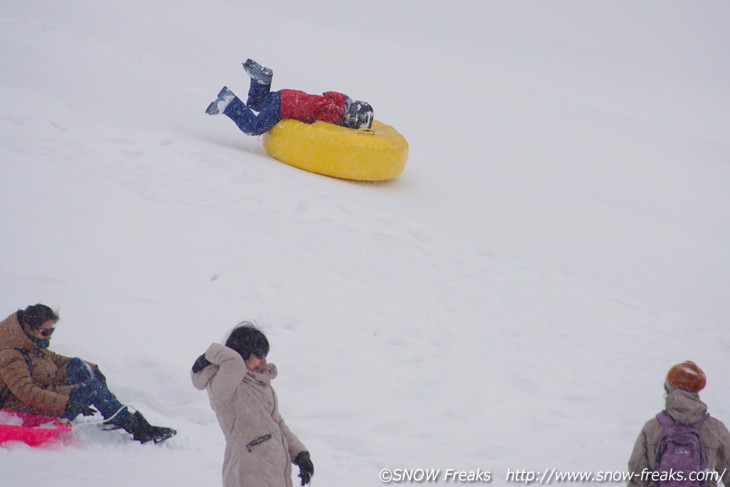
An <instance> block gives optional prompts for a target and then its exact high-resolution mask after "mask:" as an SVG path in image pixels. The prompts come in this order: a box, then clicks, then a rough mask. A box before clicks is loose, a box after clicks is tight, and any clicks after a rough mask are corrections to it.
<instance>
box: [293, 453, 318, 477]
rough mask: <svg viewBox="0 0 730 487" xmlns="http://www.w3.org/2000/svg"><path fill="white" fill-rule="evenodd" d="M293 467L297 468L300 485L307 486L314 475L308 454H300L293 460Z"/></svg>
mask: <svg viewBox="0 0 730 487" xmlns="http://www.w3.org/2000/svg"><path fill="white" fill-rule="evenodd" d="M294 465H296V466H297V467H299V477H301V478H302V485H307V484H308V483H309V481H310V480H312V475H314V465H313V464H312V460H311V459H310V458H309V452H308V451H303V452H300V453H299V454H298V455H297V457H296V458H295V459H294Z"/></svg>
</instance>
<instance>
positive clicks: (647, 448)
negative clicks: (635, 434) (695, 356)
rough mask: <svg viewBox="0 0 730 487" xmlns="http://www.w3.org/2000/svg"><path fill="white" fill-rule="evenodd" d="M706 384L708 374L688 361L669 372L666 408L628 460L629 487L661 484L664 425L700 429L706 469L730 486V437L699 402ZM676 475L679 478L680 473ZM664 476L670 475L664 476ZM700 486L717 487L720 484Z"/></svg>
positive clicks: (686, 451) (641, 436)
mask: <svg viewBox="0 0 730 487" xmlns="http://www.w3.org/2000/svg"><path fill="white" fill-rule="evenodd" d="M706 383H707V380H706V378H705V373H704V372H703V371H702V369H700V368H699V367H698V366H697V364H695V363H694V362H691V361H689V360H688V361H686V362H682V363H681V364H676V365H674V366H673V367H672V368H671V369H669V372H668V373H667V377H666V380H665V382H664V391H665V392H666V394H667V395H666V403H665V404H666V407H665V409H664V411H662V412H661V413H660V414H658V415H657V416H655V417H654V418H652V419H650V420H649V421H648V422H647V423H646V424H645V425H644V428H643V429H642V430H641V433H640V434H639V438H638V439H637V440H636V444H635V445H634V450H633V452H632V453H631V458H630V459H629V472H631V473H632V474H633V478H632V479H631V480H630V481H629V483H628V485H629V487H635V486H641V487H646V486H654V485H658V481H659V480H661V476H662V472H661V471H659V470H658V469H657V468H658V465H657V461H658V456H659V451H658V449H659V446H660V443H661V441H660V439H661V437H662V434H663V432H664V431H665V427H664V426H663V424H662V423H666V424H667V426H669V425H672V426H673V425H697V427H698V428H699V438H700V442H701V443H702V445H703V446H704V452H703V453H704V457H705V468H706V469H707V470H710V471H712V470H714V471H715V472H718V473H719V474H721V475H722V482H723V484H724V485H730V433H728V430H727V428H726V427H725V425H724V424H723V423H722V422H721V421H719V420H718V419H715V418H713V417H711V416H710V415H709V414H708V413H707V405H706V404H705V403H703V402H702V401H700V396H699V394H698V392H699V391H701V390H702V389H703V388H704V387H705V384H706ZM679 453H682V454H683V456H684V457H689V456H690V452H689V449H684V451H680V452H679ZM674 473H675V475H676V473H677V472H676V471H675V472H674ZM652 475H653V476H654V477H652ZM664 475H668V473H667V472H665V473H664ZM673 485H674V484H673ZM677 485H678V484H677ZM686 485H690V483H687V484H686ZM692 485H700V484H699V483H697V484H692ZM701 485H707V486H710V485H712V486H716V485H717V483H716V482H709V483H702V484H701Z"/></svg>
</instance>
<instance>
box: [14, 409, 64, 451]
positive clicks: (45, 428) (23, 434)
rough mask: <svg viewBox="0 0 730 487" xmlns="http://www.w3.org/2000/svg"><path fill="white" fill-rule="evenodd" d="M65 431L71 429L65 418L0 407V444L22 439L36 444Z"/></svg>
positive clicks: (24, 441)
mask: <svg viewBox="0 0 730 487" xmlns="http://www.w3.org/2000/svg"><path fill="white" fill-rule="evenodd" d="M6 423H8V424H6ZM67 431H71V423H70V422H69V421H67V420H65V419H61V418H54V417H51V416H40V415H38V414H30V413H21V412H19V411H11V410H9V409H0V444H2V443H5V442H6V441H22V442H23V443H26V444H28V445H30V446H38V445H40V444H41V443H45V442H46V441H48V440H50V439H51V438H53V437H54V436H56V435H58V434H59V433H65V432H67Z"/></svg>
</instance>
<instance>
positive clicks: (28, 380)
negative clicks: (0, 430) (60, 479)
mask: <svg viewBox="0 0 730 487" xmlns="http://www.w3.org/2000/svg"><path fill="white" fill-rule="evenodd" d="M58 320H59V316H58V314H56V312H55V311H53V310H52V309H51V308H49V307H48V306H46V305H43V304H36V305H34V306H28V307H27V308H26V309H25V310H18V311H17V312H15V313H13V314H11V315H10V316H9V317H8V318H6V319H5V320H4V321H3V322H2V323H0V408H4V409H10V410H13V411H20V412H25V413H31V414H41V415H44V416H54V417H61V418H65V419H68V420H73V419H74V418H76V417H77V416H78V415H80V414H83V415H84V416H90V415H93V414H94V413H96V411H95V410H94V409H93V408H92V407H91V406H93V407H95V408H96V409H98V410H99V412H101V414H102V416H104V418H105V419H106V420H108V423H109V424H111V425H113V426H115V427H117V428H122V429H124V430H125V431H127V432H128V433H130V434H132V436H133V438H134V439H135V440H137V441H139V442H141V443H146V442H148V441H154V442H155V443H158V442H160V441H164V440H166V439H167V438H170V437H171V436H174V435H175V434H176V433H177V432H176V431H175V430H174V429H172V428H164V427H161V426H152V425H150V424H149V423H148V422H147V420H146V419H145V418H144V416H142V414H140V413H139V411H136V412H134V413H132V412H130V411H129V409H128V408H127V407H126V406H124V405H123V404H122V403H120V402H119V400H117V398H116V397H115V396H114V394H112V393H111V392H110V391H109V388H108V387H107V382H106V377H104V374H102V373H101V371H100V370H99V367H98V366H97V365H96V364H92V363H90V362H86V361H84V360H81V359H80V358H69V357H64V356H63V355H59V354H57V353H55V352H52V351H51V350H49V349H48V346H49V345H50V341H51V336H52V335H53V332H54V331H55V330H56V323H57V322H58Z"/></svg>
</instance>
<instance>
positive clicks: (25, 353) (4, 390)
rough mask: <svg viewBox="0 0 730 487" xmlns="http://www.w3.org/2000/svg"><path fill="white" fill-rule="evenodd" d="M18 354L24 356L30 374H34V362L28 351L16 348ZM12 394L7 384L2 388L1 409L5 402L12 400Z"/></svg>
mask: <svg viewBox="0 0 730 487" xmlns="http://www.w3.org/2000/svg"><path fill="white" fill-rule="evenodd" d="M14 350H16V351H17V352H19V353H20V355H22V356H23V360H25V366H26V367H28V373H31V374H32V373H33V361H32V360H31V358H30V355H28V351H27V350H25V349H23V348H16V349H14ZM11 394H12V392H10V388H9V387H8V386H7V384H3V386H2V387H0V408H2V407H3V406H4V405H5V401H7V400H8V398H10V395H11Z"/></svg>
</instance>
